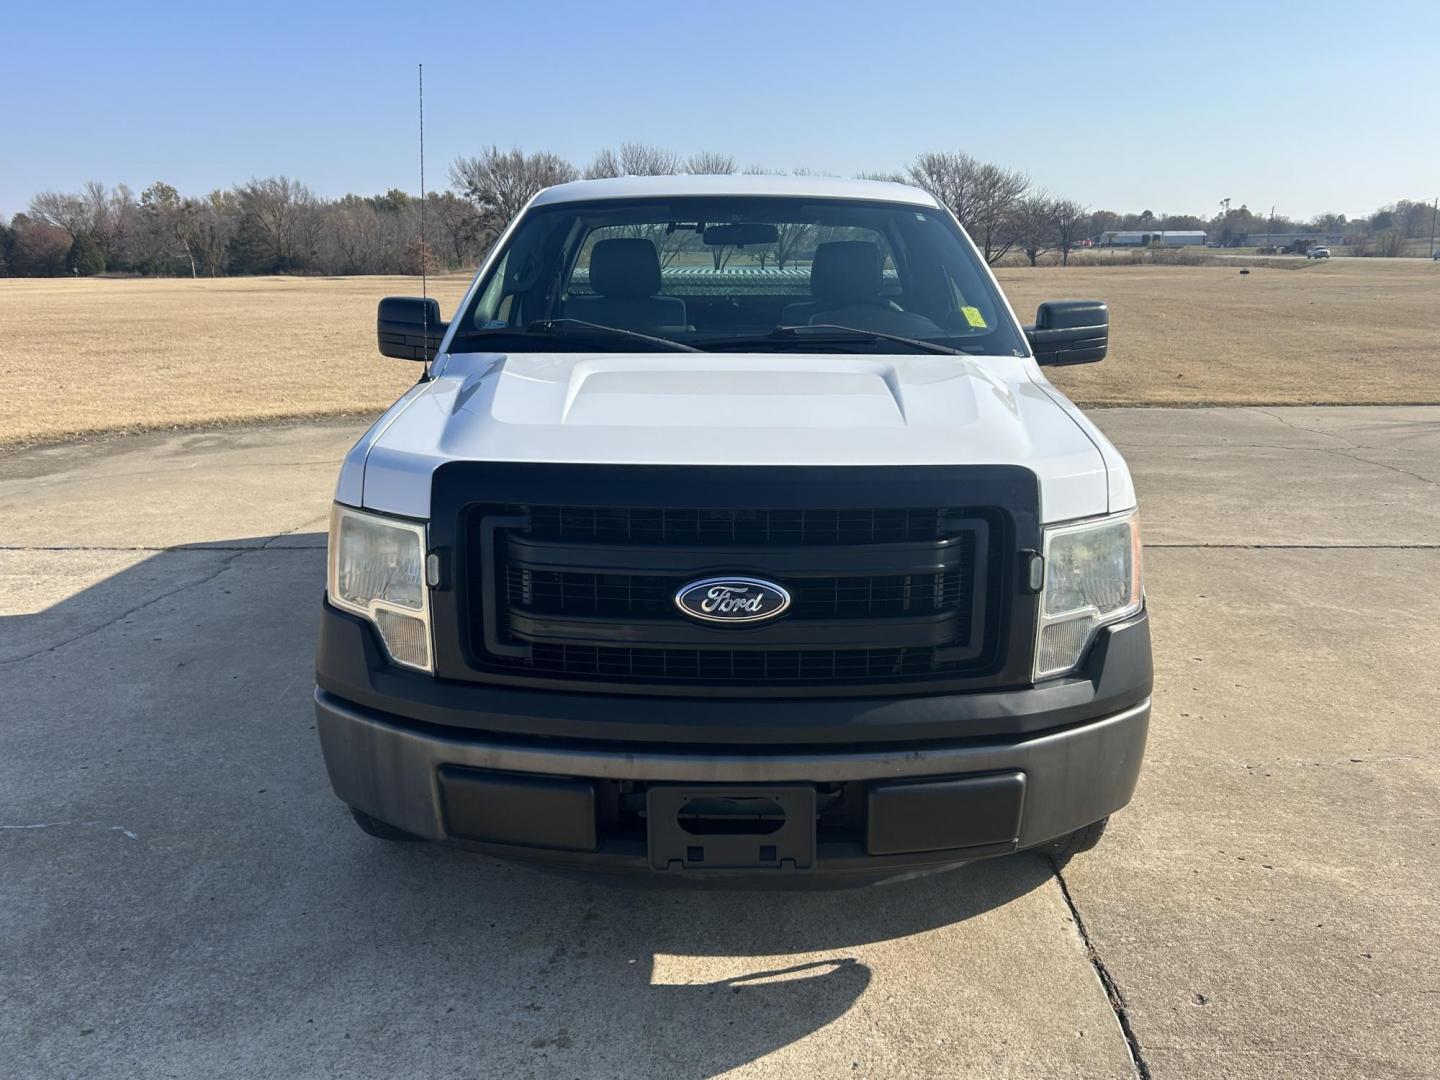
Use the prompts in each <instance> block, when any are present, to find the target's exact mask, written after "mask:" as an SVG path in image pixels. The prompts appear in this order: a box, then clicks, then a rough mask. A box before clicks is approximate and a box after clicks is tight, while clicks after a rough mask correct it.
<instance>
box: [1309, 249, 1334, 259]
mask: <svg viewBox="0 0 1440 1080" xmlns="http://www.w3.org/2000/svg"><path fill="white" fill-rule="evenodd" d="M1306 255H1307V256H1308V257H1309V258H1311V259H1328V258H1330V249H1329V248H1327V247H1318V248H1311V249H1310V250H1309V251H1308V252H1307V253H1306Z"/></svg>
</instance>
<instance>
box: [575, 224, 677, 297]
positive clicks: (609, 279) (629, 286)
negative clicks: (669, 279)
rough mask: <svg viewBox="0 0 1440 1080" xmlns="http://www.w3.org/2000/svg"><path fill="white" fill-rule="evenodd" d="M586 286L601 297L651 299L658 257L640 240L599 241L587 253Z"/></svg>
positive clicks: (656, 281) (657, 277)
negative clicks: (588, 272)
mask: <svg viewBox="0 0 1440 1080" xmlns="http://www.w3.org/2000/svg"><path fill="white" fill-rule="evenodd" d="M590 287H591V288H592V289H594V290H595V291H596V292H597V293H599V294H600V295H601V296H654V295H655V294H656V293H658V292H659V291H660V256H659V255H657V254H656V253H655V245H654V244H652V243H651V242H650V241H649V240H646V239H645V238H644V237H623V238H618V239H615V240H601V241H599V242H598V243H597V244H596V245H595V247H594V248H593V249H591V251H590Z"/></svg>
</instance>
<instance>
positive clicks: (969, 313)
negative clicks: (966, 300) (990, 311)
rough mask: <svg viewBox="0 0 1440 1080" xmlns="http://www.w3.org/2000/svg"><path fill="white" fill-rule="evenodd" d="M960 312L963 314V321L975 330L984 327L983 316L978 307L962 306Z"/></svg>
mask: <svg viewBox="0 0 1440 1080" xmlns="http://www.w3.org/2000/svg"><path fill="white" fill-rule="evenodd" d="M960 314H962V315H964V316H965V321H966V322H968V323H969V324H970V325H971V326H973V327H975V329H976V330H984V329H985V316H984V315H981V314H980V309H979V308H978V307H962V308H961V309H960Z"/></svg>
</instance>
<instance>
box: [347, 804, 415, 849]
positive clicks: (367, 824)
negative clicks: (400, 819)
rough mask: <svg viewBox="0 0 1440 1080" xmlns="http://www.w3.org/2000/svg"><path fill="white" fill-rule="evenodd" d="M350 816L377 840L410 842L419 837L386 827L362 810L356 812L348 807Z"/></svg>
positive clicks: (392, 827) (393, 827)
mask: <svg viewBox="0 0 1440 1080" xmlns="http://www.w3.org/2000/svg"><path fill="white" fill-rule="evenodd" d="M350 816H351V817H353V818H354V819H355V824H356V825H359V826H360V828H361V829H362V830H363V831H364V832H365V833H367V834H368V835H370V836H373V837H375V839H377V840H396V841H402V842H403V841H410V840H419V839H420V837H418V836H416V835H415V834H414V833H408V832H406V831H405V830H404V829H397V828H395V826H394V825H387V824H385V822H383V821H381V820H380V819H379V818H373V817H371V816H370V815H369V814H367V813H365V811H364V810H356V809H355V807H353V806H352V807H350Z"/></svg>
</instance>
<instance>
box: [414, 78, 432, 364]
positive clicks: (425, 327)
mask: <svg viewBox="0 0 1440 1080" xmlns="http://www.w3.org/2000/svg"><path fill="white" fill-rule="evenodd" d="M417 66H418V68H419V75H420V297H421V299H422V300H426V301H428V300H429V299H430V281H429V277H428V276H427V275H426V273H425V270H426V267H425V263H426V261H427V260H426V256H427V255H429V249H428V248H427V247H426V246H425V65H424V64H419V65H417ZM423 311H424V314H423V315H422V316H421V329H422V332H423V333H424V337H422V338H421V339H420V340H421V341H422V342H424V344H423V345H422V346H421V348H422V349H426V350H428V349H429V348H430V305H429V303H428V302H427V303H426V304H424V305H423Z"/></svg>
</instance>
